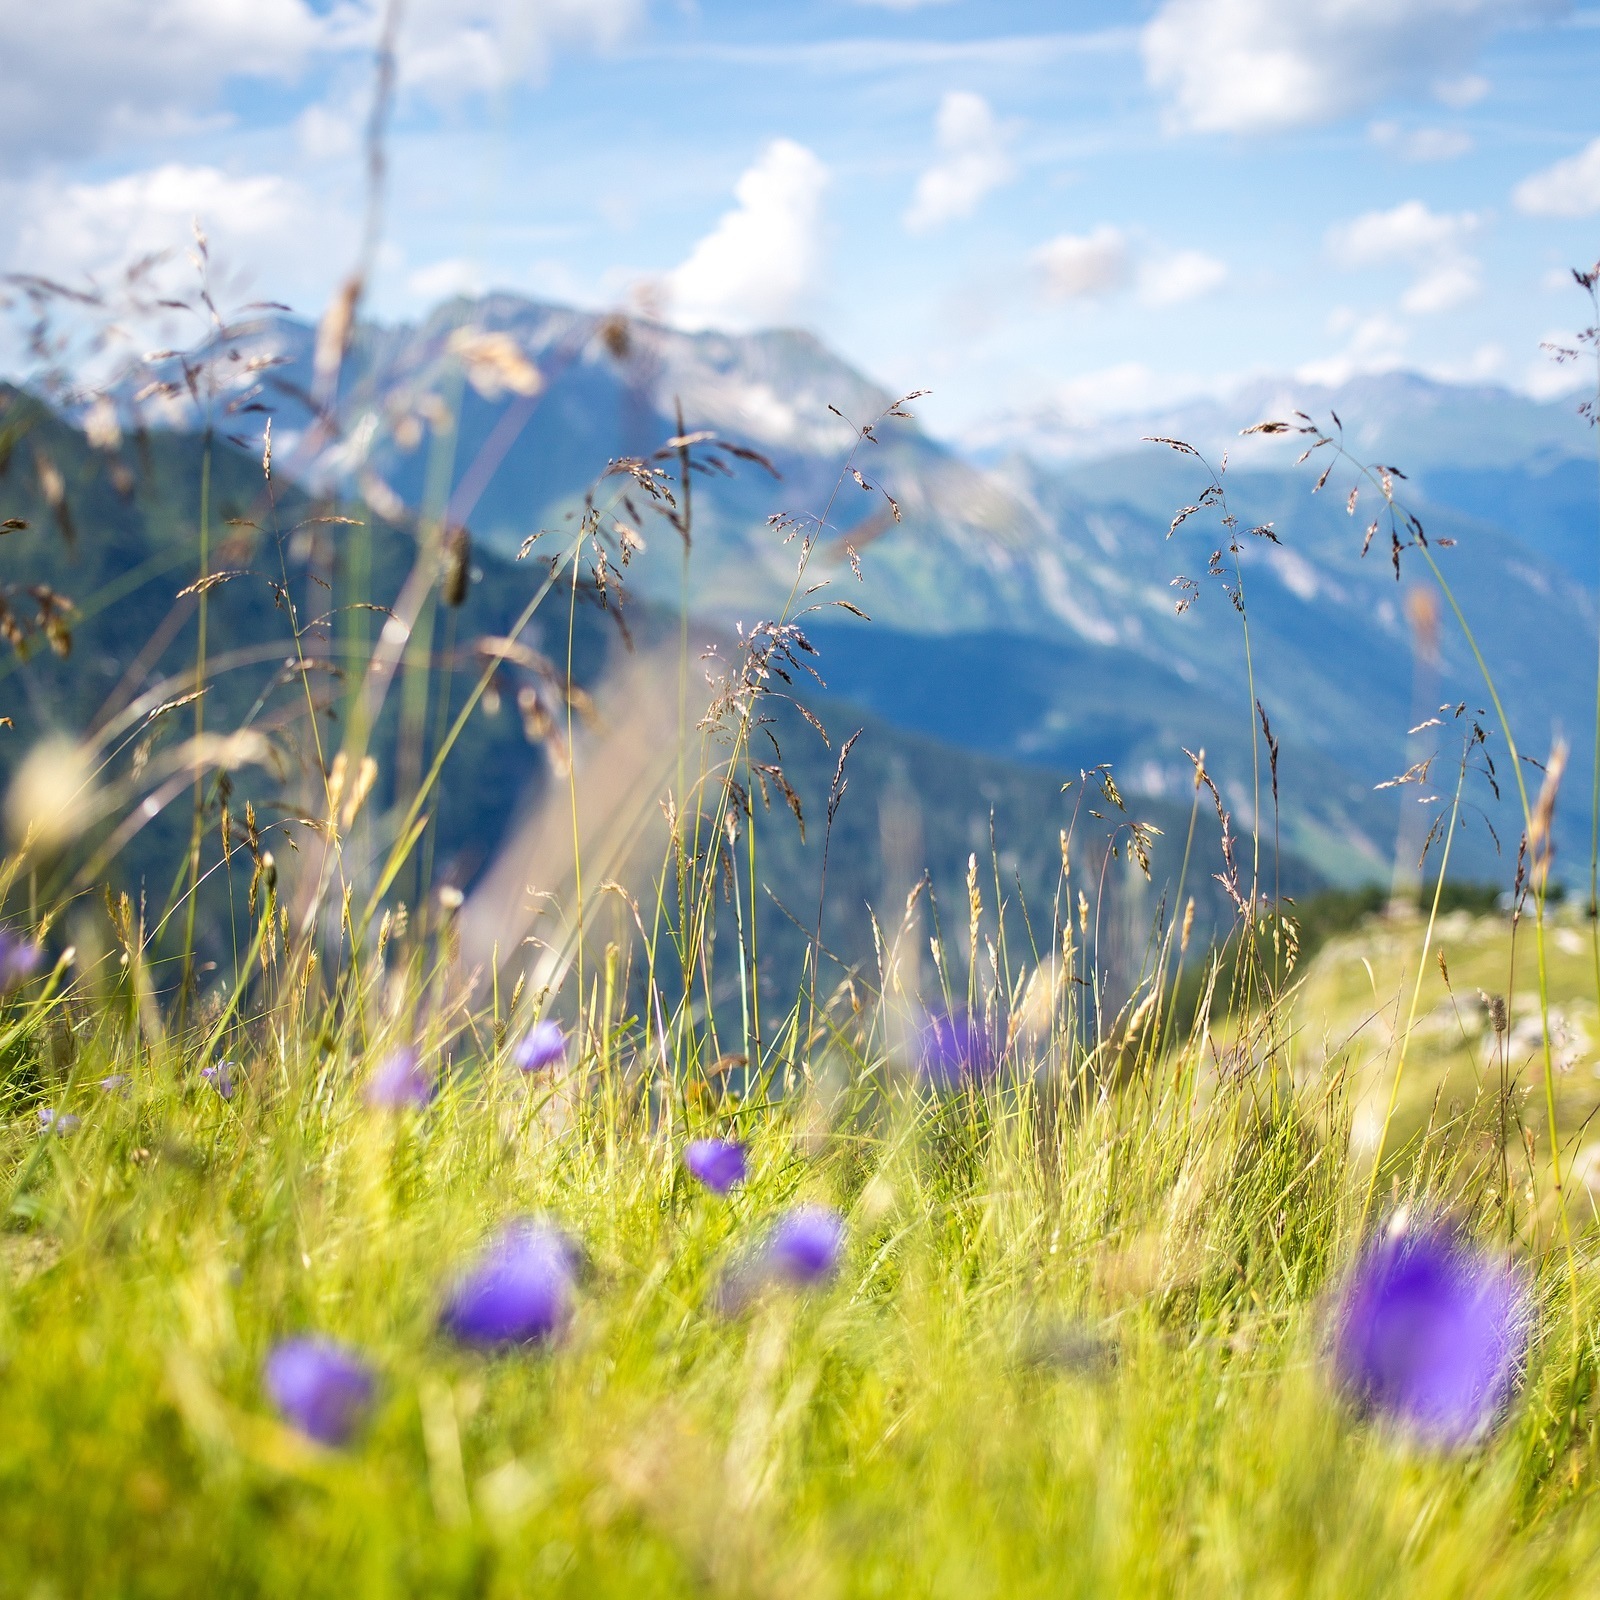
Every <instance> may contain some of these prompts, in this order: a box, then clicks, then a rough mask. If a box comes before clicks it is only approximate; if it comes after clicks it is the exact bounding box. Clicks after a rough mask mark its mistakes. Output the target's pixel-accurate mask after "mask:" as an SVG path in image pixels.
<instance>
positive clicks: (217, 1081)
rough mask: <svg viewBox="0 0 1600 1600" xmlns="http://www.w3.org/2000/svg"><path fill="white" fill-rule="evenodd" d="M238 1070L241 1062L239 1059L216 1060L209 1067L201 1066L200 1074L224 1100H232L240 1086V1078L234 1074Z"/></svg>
mask: <svg viewBox="0 0 1600 1600" xmlns="http://www.w3.org/2000/svg"><path fill="white" fill-rule="evenodd" d="M238 1070H239V1063H238V1062H237V1061H215V1062H213V1063H212V1064H211V1065H210V1066H209V1067H201V1069H200V1076H201V1077H202V1078H204V1079H205V1080H206V1082H207V1083H209V1084H210V1085H211V1087H212V1088H213V1089H215V1090H216V1091H217V1093H218V1094H220V1095H221V1096H222V1098H223V1099H224V1100H231V1099H233V1096H234V1093H235V1091H236V1090H237V1089H238V1087H239V1080H238V1079H237V1078H236V1077H235V1076H234V1074H235V1073H236V1072H238Z"/></svg>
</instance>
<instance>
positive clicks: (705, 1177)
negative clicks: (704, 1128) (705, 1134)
mask: <svg viewBox="0 0 1600 1600" xmlns="http://www.w3.org/2000/svg"><path fill="white" fill-rule="evenodd" d="M683 1164H684V1166H686V1167H687V1168H688V1169H689V1175H690V1176H691V1177H693V1178H698V1179H699V1180H700V1182H701V1183H703V1184H704V1185H705V1186H706V1188H708V1189H709V1190H710V1191H711V1192H712V1193H713V1194H726V1193H727V1192H728V1191H729V1190H730V1189H731V1188H733V1187H734V1185H735V1184H739V1183H743V1182H744V1179H745V1172H746V1170H747V1167H748V1162H747V1161H746V1158H745V1153H744V1146H743V1145H742V1144H735V1143H734V1141H733V1140H732V1139H695V1140H693V1141H691V1142H690V1143H689V1144H687V1145H686V1146H685V1147H684V1151H683Z"/></svg>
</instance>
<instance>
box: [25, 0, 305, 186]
mask: <svg viewBox="0 0 1600 1600" xmlns="http://www.w3.org/2000/svg"><path fill="white" fill-rule="evenodd" d="M329 26H330V23H329V20H328V19H327V18H323V17H319V16H318V15H317V14H316V13H315V12H314V11H313V10H312V8H311V7H310V6H309V5H307V4H305V3H304V0H57V3H56V4H53V5H48V6H40V5H29V4H10V5H3V6H0V60H3V61H4V62H5V63H6V113H5V119H4V122H3V124H0V145H3V147H4V148H6V149H7V150H9V151H10V152H11V153H12V154H13V155H17V154H24V155H32V154H38V153H41V152H45V151H48V152H49V153H51V154H52V155H56V156H60V155H68V154H74V153H81V152H84V151H88V150H94V149H98V148H100V147H101V146H102V145H104V144H105V143H106V142H107V141H108V140H111V139H114V138H117V137H119V136H124V135H126V134H128V133H130V132H133V131H146V130H148V131H156V132H159V131H162V130H163V129H176V128H181V127H182V126H184V125H185V124H186V123H192V121H193V118H194V116H195V114H196V113H197V112H199V111H203V110H205V109H208V108H209V107H210V106H211V105H212V104H213V103H214V101H215V98H216V95H217V92H218V91H219V90H220V88H221V87H222V84H223V83H224V82H225V81H226V80H227V79H228V78H231V77H255V78H285V77H290V76H292V75H294V74H296V73H297V72H299V71H300V69H301V68H302V66H303V65H304V63H305V61H306V59H307V57H308V56H309V55H310V54H311V52H313V51H314V50H316V49H317V48H318V46H319V45H320V44H321V43H322V41H323V40H324V38H325V37H326V36H327V33H328V30H329Z"/></svg>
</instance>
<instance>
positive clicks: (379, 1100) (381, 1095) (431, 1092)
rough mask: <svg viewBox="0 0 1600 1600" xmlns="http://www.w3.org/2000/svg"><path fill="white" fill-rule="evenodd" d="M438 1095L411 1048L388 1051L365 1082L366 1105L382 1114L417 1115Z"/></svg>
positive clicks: (427, 1073) (433, 1082) (436, 1086)
mask: <svg viewBox="0 0 1600 1600" xmlns="http://www.w3.org/2000/svg"><path fill="white" fill-rule="evenodd" d="M438 1092H439V1084H438V1080H437V1079H436V1078H435V1077H434V1075H433V1074H432V1073H431V1072H429V1071H428V1070H427V1069H426V1068H425V1067H424V1066H423V1065H422V1057H421V1056H420V1055H419V1054H418V1052H417V1050H416V1048H415V1047H414V1046H412V1045H402V1046H401V1048H400V1049H398V1050H393V1051H391V1052H390V1053H389V1054H388V1055H387V1056H385V1057H384V1058H383V1060H382V1061H381V1062H380V1063H379V1065H378V1069H377V1070H376V1071H375V1072H374V1073H373V1074H372V1076H371V1077H370V1078H368V1079H367V1088H366V1097H367V1104H368V1105H369V1106H376V1107H377V1108H378V1109H379V1110H382V1111H404V1110H407V1109H408V1108H415V1109H417V1110H419V1111H420V1110H422V1109H423V1108H424V1107H426V1106H428V1105H431V1104H432V1103H433V1098H434V1096H435V1095H436V1094H438Z"/></svg>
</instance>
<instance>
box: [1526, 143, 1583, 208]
mask: <svg viewBox="0 0 1600 1600" xmlns="http://www.w3.org/2000/svg"><path fill="white" fill-rule="evenodd" d="M1511 199H1512V203H1513V204H1514V205H1515V206H1516V208H1517V210H1518V211H1522V212H1525V213H1526V214H1527V215H1528V216H1530V217H1592V216H1593V215H1594V214H1595V212H1597V211H1600V139H1596V140H1594V141H1593V143H1591V144H1587V145H1585V146H1584V147H1583V149H1581V150H1580V151H1579V152H1578V153H1577V154H1576V155H1573V156H1567V157H1566V158H1565V159H1564V160H1561V161H1558V162H1556V163H1555V165H1554V166H1550V167H1546V168H1545V169H1544V171H1543V172H1535V173H1534V174H1533V175H1532V176H1531V177H1527V178H1524V179H1523V180H1522V182H1521V183H1519V184H1518V185H1517V186H1516V188H1515V189H1513V190H1512V191H1511Z"/></svg>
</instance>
